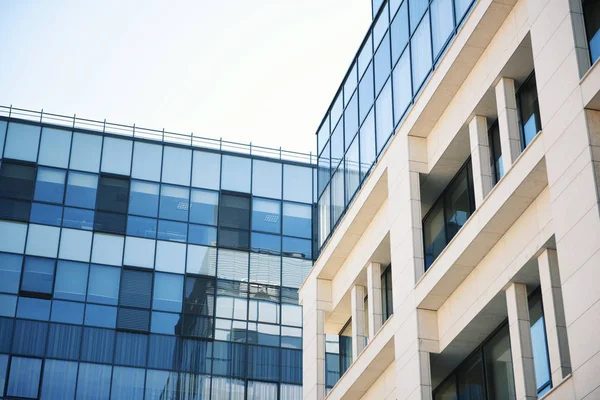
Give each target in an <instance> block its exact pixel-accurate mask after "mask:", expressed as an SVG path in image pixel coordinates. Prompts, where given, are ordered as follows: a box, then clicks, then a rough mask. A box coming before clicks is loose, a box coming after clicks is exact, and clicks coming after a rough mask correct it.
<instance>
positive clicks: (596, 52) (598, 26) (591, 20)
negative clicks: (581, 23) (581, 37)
mask: <svg viewBox="0 0 600 400" xmlns="http://www.w3.org/2000/svg"><path fill="white" fill-rule="evenodd" d="M583 16H584V20H585V31H586V34H587V40H588V44H589V48H590V55H591V57H592V60H591V61H592V62H591V64H594V63H595V62H596V60H597V59H598V57H600V34H598V32H600V4H598V2H597V1H594V0H584V1H583Z"/></svg>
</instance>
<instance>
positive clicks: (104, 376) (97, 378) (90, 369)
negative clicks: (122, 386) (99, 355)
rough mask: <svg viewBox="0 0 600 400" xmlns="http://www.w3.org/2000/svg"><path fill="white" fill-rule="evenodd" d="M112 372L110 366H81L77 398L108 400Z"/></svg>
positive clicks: (82, 364)
mask: <svg viewBox="0 0 600 400" xmlns="http://www.w3.org/2000/svg"><path fill="white" fill-rule="evenodd" d="M111 370H112V367H111V366H109V365H96V364H84V363H81V364H79V375H78V379H77V398H78V399H95V400H105V399H106V400H108V398H109V396H110V376H111Z"/></svg>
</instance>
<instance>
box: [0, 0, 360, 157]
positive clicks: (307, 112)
mask: <svg viewBox="0 0 600 400" xmlns="http://www.w3.org/2000/svg"><path fill="white" fill-rule="evenodd" d="M370 18H371V12H370V1H369V0H217V1H214V0H213V1H209V0H195V1H193V0H189V1H179V0H170V1H166V0H165V1H153V0H146V1H142V0H103V1H81V0H53V1H44V0H39V1H33V0H0V38H2V39H1V42H0V43H1V44H0V51H1V53H0V104H2V105H10V104H12V105H13V106H15V107H20V108H28V109H34V110H39V109H42V108H43V109H44V111H46V112H51V113H57V114H67V115H72V114H74V113H76V114H77V116H79V117H82V118H90V119H98V120H102V119H104V118H106V119H107V121H110V122H116V123H123V124H130V125H132V124H133V123H135V124H136V125H137V126H141V127H145V128H156V129H162V128H165V129H167V130H169V131H174V132H181V133H189V132H194V135H201V136H205V137H211V138H219V137H223V139H227V140H232V141H237V142H243V143H249V142H252V143H253V144H256V145H263V146H268V147H276V148H277V147H279V146H282V147H283V148H284V149H286V150H295V151H302V152H307V153H308V152H310V151H312V152H313V153H314V149H315V148H316V139H315V135H314V134H315V132H316V130H317V128H318V125H319V123H320V121H321V119H322V118H323V116H324V114H325V111H326V109H327V107H328V106H329V103H330V102H331V100H332V99H333V96H334V94H335V91H336V90H337V88H338V86H339V84H340V83H341V81H342V79H343V77H344V74H345V73H346V70H347V68H348V67H349V66H350V62H351V60H352V57H353V56H354V54H355V53H356V51H357V50H358V46H359V44H360V42H361V41H362V38H363V36H364V34H365V33H366V31H367V29H368V26H369V24H370V21H371V20H370Z"/></svg>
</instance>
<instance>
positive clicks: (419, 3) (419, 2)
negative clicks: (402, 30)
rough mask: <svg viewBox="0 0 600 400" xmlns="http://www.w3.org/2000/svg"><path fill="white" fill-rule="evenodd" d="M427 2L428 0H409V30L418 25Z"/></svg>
mask: <svg viewBox="0 0 600 400" xmlns="http://www.w3.org/2000/svg"><path fill="white" fill-rule="evenodd" d="M427 3H429V0H409V7H408V8H409V9H410V30H411V32H412V31H414V30H415V28H416V27H417V25H419V21H420V20H421V17H423V14H424V13H425V11H426V10H427Z"/></svg>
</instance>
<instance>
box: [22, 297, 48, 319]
mask: <svg viewBox="0 0 600 400" xmlns="http://www.w3.org/2000/svg"><path fill="white" fill-rule="evenodd" d="M17 317H18V318H26V319H36V320H40V321H47V320H49V319H50V300H44V299H34V298H31V297H24V296H21V297H19V306H18V308H17Z"/></svg>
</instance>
